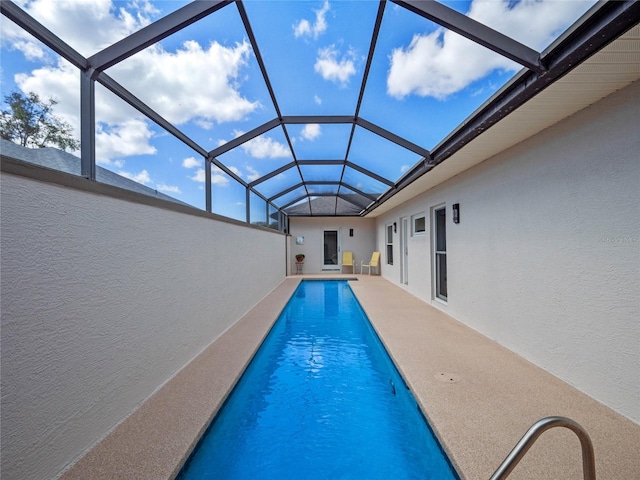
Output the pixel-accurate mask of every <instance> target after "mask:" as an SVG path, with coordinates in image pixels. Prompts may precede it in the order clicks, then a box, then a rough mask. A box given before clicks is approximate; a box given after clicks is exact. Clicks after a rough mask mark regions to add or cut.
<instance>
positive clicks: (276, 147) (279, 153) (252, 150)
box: [242, 136, 291, 158]
mask: <svg viewBox="0 0 640 480" xmlns="http://www.w3.org/2000/svg"><path fill="white" fill-rule="evenodd" d="M242 149H243V150H244V151H245V152H246V153H248V154H249V155H251V156H252V157H254V158H283V157H288V156H289V155H291V151H290V150H289V148H288V147H287V146H286V145H283V144H282V143H280V142H277V141H275V140H274V139H273V138H271V137H265V136H260V137H256V138H252V139H251V140H249V141H248V142H245V143H243V144H242Z"/></svg>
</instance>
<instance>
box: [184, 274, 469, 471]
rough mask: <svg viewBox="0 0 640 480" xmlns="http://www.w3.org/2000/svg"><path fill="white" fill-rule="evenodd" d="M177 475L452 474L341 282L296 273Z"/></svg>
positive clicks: (400, 380)
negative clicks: (287, 296) (283, 302)
mask: <svg viewBox="0 0 640 480" xmlns="http://www.w3.org/2000/svg"><path fill="white" fill-rule="evenodd" d="M178 478H179V479H183V480H193V479H278V480H280V479H296V480H297V479H339V478H345V479H347V478H349V479H365V478H366V479H377V478H379V479H383V478H384V479H390V478H393V479H404V478H432V479H439V480H440V479H456V478H458V476H457V475H456V473H455V471H454V470H453V469H452V467H451V465H450V463H449V462H448V460H447V458H446V457H445V455H444V454H443V451H442V449H441V448H440V445H439V444H438V441H437V440H436V438H435V437H434V435H433V433H432V431H431V429H430V428H429V426H428V425H427V423H426V421H425V419H424V417H423V416H422V414H421V412H420V411H419V409H418V407H417V403H416V401H415V399H414V398H413V395H412V394H411V392H410V391H409V390H408V389H407V388H406V386H405V384H404V382H403V380H402V378H401V376H400V375H399V373H398V371H397V370H396V369H395V367H394V365H393V363H392V362H391V360H390V359H389V356H388V355H387V353H386V351H385V350H384V347H383V346H382V344H381V343H380V341H379V339H378V337H377V335H376V334H375V332H374V330H373V328H372V327H371V324H370V323H369V321H368V319H367V318H366V316H365V314H364V312H363V311H362V309H361V307H360V305H359V304H358V302H357V300H356V299H355V297H354V295H353V292H352V291H351V288H350V287H349V285H348V283H347V282H346V281H334V280H328V281H302V282H301V283H300V285H299V287H298V288H297V290H296V291H295V293H294V295H293V296H292V298H291V300H290V301H289V303H288V304H287V306H286V307H285V309H284V310H283V312H282V314H281V315H280V317H279V319H278V320H277V321H276V323H275V324H274V326H273V328H272V329H271V331H270V332H269V335H268V336H267V338H266V339H265V341H264V343H263V344H262V346H261V347H260V348H259V349H258V352H257V353H256V355H255V356H254V358H253V360H252V361H251V363H250V364H249V366H248V367H247V369H246V371H245V373H244V374H243V375H242V377H241V378H240V380H239V381H238V383H237V385H236V386H235V387H234V389H233V391H232V393H231V394H230V396H229V398H228V399H227V401H226V402H225V404H224V406H223V408H222V409H221V410H220V412H219V413H218V414H217V416H216V417H215V418H214V420H213V422H212V424H211V425H210V427H209V428H208V430H207V432H206V433H205V435H204V436H203V438H202V439H201V440H200V442H199V443H198V445H197V446H196V449H195V450H194V452H193V453H192V455H191V456H190V458H189V460H188V461H187V463H186V464H185V466H184V467H183V469H182V471H181V472H180V474H179V475H178Z"/></svg>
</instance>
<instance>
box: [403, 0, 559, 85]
mask: <svg viewBox="0 0 640 480" xmlns="http://www.w3.org/2000/svg"><path fill="white" fill-rule="evenodd" d="M391 1H392V2H393V3H396V4H398V5H400V6H402V7H404V8H406V9H407V10H410V11H412V12H413V13H416V14H418V15H420V16H422V17H424V18H426V19H428V20H431V21H432V22H435V23H437V24H438V25H441V26H443V27H445V28H447V29H449V30H451V31H453V32H456V33H458V34H460V35H462V36H463V37H465V38H468V39H469V40H471V41H473V42H475V43H478V44H480V45H482V46H484V47H486V48H488V49H490V50H493V51H494V52H496V53H499V54H500V55H502V56H504V57H507V58H509V59H511V60H513V61H514V62H516V63H519V64H520V65H522V66H524V67H526V68H528V69H529V70H532V71H534V72H536V73H538V74H544V73H545V72H546V71H547V69H546V68H545V66H544V65H543V63H542V60H541V59H540V53H539V52H537V51H535V50H533V49H532V48H529V47H527V46H526V45H523V44H522V43H520V42H518V41H516V40H514V39H513V38H511V37H508V36H506V35H504V34H502V33H500V32H498V31H496V30H494V29H492V28H490V27H487V26H486V25H484V24H482V23H480V22H477V21H476V20H473V19H472V18H469V17H467V16H466V15H463V14H462V13H459V12H457V11H456V10H454V9H452V8H449V7H447V6H446V5H443V4H442V3H439V2H436V1H434V0H403V1H401V0H391Z"/></svg>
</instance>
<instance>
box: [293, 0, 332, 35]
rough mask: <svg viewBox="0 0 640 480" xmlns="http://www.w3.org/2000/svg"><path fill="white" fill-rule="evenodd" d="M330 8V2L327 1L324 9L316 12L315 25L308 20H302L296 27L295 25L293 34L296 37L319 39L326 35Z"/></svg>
mask: <svg viewBox="0 0 640 480" xmlns="http://www.w3.org/2000/svg"><path fill="white" fill-rule="evenodd" d="M329 8H330V6H329V2H328V1H327V0H325V2H324V4H323V5H322V8H320V9H318V10H315V12H316V21H315V22H314V23H313V25H312V24H311V23H310V22H309V20H306V19H303V20H300V21H299V22H298V23H297V24H296V25H294V26H293V34H294V35H295V37H296V38H298V37H313V38H318V36H320V34H322V33H324V32H325V31H326V30H327V21H326V15H327V12H328V11H329Z"/></svg>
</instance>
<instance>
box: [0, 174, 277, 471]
mask: <svg viewBox="0 0 640 480" xmlns="http://www.w3.org/2000/svg"><path fill="white" fill-rule="evenodd" d="M1 212H2V239H1V240H2V244H1V248H2V278H1V280H2V350H1V352H2V478H3V479H4V478H6V479H21V480H22V479H47V478H52V477H54V476H56V475H57V474H58V473H59V472H60V471H61V470H62V469H63V468H64V467H65V465H67V464H68V463H69V462H70V461H72V460H73V459H74V458H76V457H77V456H78V455H80V454H81V453H82V452H83V451H84V450H85V449H86V448H88V447H89V446H90V445H92V444H93V443H94V442H96V441H97V440H98V439H100V438H101V437H102V436H103V435H104V434H106V433H107V432H108V431H109V430H110V429H111V428H112V427H113V426H114V425H115V424H116V423H117V422H118V421H120V420H121V419H122V418H123V417H125V416H126V415H127V414H129V413H130V412H131V411H132V410H133V409H135V408H136V406H137V405H139V404H140V402H142V401H143V400H144V399H145V398H147V397H148V396H149V395H150V394H151V393H153V392H154V391H155V390H156V389H157V388H158V387H159V386H160V385H162V384H163V383H164V382H166V381H167V380H168V379H169V378H170V377H171V376H172V375H173V374H174V373H175V372H177V371H178V370H179V369H180V368H181V367H183V366H184V365H185V364H186V363H187V362H189V361H190V360H191V359H193V358H194V357H195V356H196V355H197V354H198V353H199V352H200V351H202V350H203V349H204V348H205V347H206V346H207V345H208V344H210V343H211V342H212V341H213V340H215V339H216V338H217V337H218V336H219V335H220V334H221V333H222V332H223V331H224V330H226V329H227V328H228V327H229V326H230V325H232V324H233V323H234V322H235V321H236V320H237V319H239V318H240V317H241V316H242V315H243V314H244V313H245V312H247V311H248V310H249V309H250V308H251V307H252V306H253V305H255V304H256V303H257V302H258V301H259V300H261V299H262V298H263V297H264V296H265V295H267V294H268V293H269V292H270V291H271V290H272V289H273V288H275V286H276V285H278V284H279V283H280V282H281V281H282V280H283V278H284V275H285V241H286V240H285V237H284V236H283V235H281V234H278V233H272V232H267V231H261V230H257V229H251V228H247V227H243V226H239V225H235V224H233V223H227V222H222V221H217V220H212V219H211V218H203V217H200V216H193V215H188V214H184V213H178V212H174V211H169V210H164V209H160V208H156V207H151V206H145V205H141V204H137V203H131V202H127V201H123V200H119V199H117V198H112V197H107V196H102V195H96V194H92V193H87V192H83V191H79V190H75V189H69V188H64V187H61V186H57V185H54V184H47V183H41V182H37V181H33V180H30V179H27V178H23V177H19V176H14V175H7V174H3V175H2V211H1Z"/></svg>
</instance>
